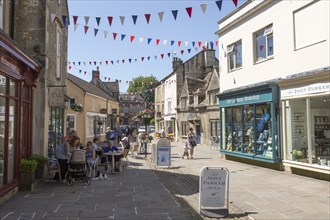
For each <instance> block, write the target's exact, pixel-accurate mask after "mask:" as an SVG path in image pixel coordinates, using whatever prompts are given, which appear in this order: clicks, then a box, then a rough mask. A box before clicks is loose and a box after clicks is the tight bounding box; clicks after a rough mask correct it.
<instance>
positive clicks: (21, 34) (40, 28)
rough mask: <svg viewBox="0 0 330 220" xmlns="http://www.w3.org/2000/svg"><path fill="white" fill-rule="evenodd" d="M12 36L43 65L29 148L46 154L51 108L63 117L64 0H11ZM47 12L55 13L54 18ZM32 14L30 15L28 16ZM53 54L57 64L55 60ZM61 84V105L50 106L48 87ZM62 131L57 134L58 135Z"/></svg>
mask: <svg viewBox="0 0 330 220" xmlns="http://www.w3.org/2000/svg"><path fill="white" fill-rule="evenodd" d="M14 12H15V16H14V18H15V20H14V21H15V22H14V25H13V29H14V38H15V40H16V42H17V44H18V45H19V46H21V47H22V48H24V49H25V50H26V51H27V53H28V54H30V55H31V56H32V57H33V58H35V59H36V60H37V61H38V62H39V63H40V64H42V65H43V69H42V70H41V74H40V76H39V78H38V80H37V82H36V88H35V91H34V97H33V98H34V113H35V114H34V116H33V119H32V121H33V122H34V124H33V131H34V132H33V152H35V153H41V154H44V155H46V154H47V151H48V148H47V146H48V132H49V131H48V130H49V127H50V125H49V124H48V123H49V117H50V114H51V113H50V112H51V110H54V109H57V108H60V109H62V110H60V112H62V113H61V114H62V116H61V117H63V118H64V109H65V104H64V96H65V94H66V89H65V87H66V70H67V66H66V63H67V36H68V26H67V25H66V26H64V25H63V22H62V19H61V20H60V18H61V15H67V16H69V14H68V5H67V1H66V0H62V1H44V0H39V1H36V0H34V1H30V0H23V1H15V10H14ZM51 14H56V15H57V16H58V17H56V18H55V20H54V21H52V19H51ZM31 15H33V16H31ZM57 57H59V59H60V64H59V65H58V64H57ZM51 87H61V88H63V89H62V91H61V92H60V93H61V94H59V95H60V96H62V99H63V101H62V103H63V104H62V105H61V106H53V107H51V106H50V104H49V102H50V100H49V97H50V93H49V89H50V88H51ZM63 135H64V134H63V133H62V134H60V133H59V134H57V136H58V138H57V139H58V140H60V139H61V137H59V136H63Z"/></svg>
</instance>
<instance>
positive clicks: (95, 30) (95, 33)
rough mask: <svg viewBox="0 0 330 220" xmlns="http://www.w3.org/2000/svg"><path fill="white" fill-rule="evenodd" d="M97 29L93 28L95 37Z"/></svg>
mask: <svg viewBox="0 0 330 220" xmlns="http://www.w3.org/2000/svg"><path fill="white" fill-rule="evenodd" d="M98 31H99V29H95V28H94V36H95V37H96V35H97V32H98Z"/></svg>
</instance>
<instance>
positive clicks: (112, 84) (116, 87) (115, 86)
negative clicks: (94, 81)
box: [103, 82, 119, 93]
mask: <svg viewBox="0 0 330 220" xmlns="http://www.w3.org/2000/svg"><path fill="white" fill-rule="evenodd" d="M103 84H104V85H105V86H106V87H107V88H108V89H110V91H112V92H116V93H119V83H118V82H103Z"/></svg>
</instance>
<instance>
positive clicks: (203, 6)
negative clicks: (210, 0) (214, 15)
mask: <svg viewBox="0 0 330 220" xmlns="http://www.w3.org/2000/svg"><path fill="white" fill-rule="evenodd" d="M206 7H207V4H205V3H204V4H201V9H202V11H203V13H204V14H205V12H206Z"/></svg>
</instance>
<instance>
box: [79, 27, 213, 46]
mask: <svg viewBox="0 0 330 220" xmlns="http://www.w3.org/2000/svg"><path fill="white" fill-rule="evenodd" d="M78 26H82V27H84V32H85V34H87V33H88V30H90V29H91V28H93V29H94V37H96V36H97V34H98V33H100V31H103V36H104V38H107V37H108V34H109V31H106V30H102V29H98V28H95V27H92V26H85V25H83V24H79V23H77V24H75V26H74V31H76V29H77V28H78ZM119 36H120V39H121V42H123V41H124V40H125V39H128V40H129V42H130V43H132V42H133V41H134V40H135V39H137V38H138V39H139V42H140V43H143V42H147V45H150V43H151V42H152V41H153V40H154V41H155V43H156V45H157V46H158V45H159V44H160V42H163V45H164V46H166V45H167V44H170V45H171V46H174V45H176V44H177V45H178V47H180V46H181V45H182V43H183V44H184V46H186V47H187V46H188V45H189V43H190V41H188V40H185V41H183V40H170V41H169V40H161V39H160V38H156V39H154V38H151V37H141V36H140V37H136V36H135V35H127V34H123V33H121V34H119V33H117V32H112V37H113V40H114V41H116V40H117V39H118V38H119ZM126 36H129V37H126ZM145 39H146V41H144V40H145ZM205 43H210V44H211V43H212V44H214V43H215V44H216V46H218V42H217V41H214V42H213V41H206V42H205ZM201 44H202V41H191V45H192V47H195V45H198V46H200V45H201Z"/></svg>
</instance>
